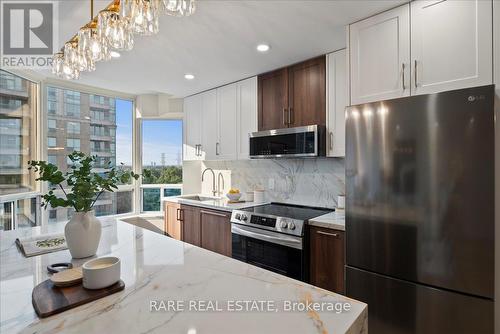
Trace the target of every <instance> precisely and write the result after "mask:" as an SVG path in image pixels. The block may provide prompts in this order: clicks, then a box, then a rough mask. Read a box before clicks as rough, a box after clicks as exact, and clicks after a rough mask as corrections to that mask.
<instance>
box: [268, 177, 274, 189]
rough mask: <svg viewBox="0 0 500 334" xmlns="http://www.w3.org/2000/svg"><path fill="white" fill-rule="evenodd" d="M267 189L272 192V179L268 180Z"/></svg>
mask: <svg viewBox="0 0 500 334" xmlns="http://www.w3.org/2000/svg"><path fill="white" fill-rule="evenodd" d="M267 187H268V188H269V190H274V179H269V181H268V184H267Z"/></svg>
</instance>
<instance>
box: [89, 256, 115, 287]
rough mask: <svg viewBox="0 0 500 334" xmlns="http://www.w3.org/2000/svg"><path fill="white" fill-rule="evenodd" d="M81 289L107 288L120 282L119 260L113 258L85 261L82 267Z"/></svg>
mask: <svg viewBox="0 0 500 334" xmlns="http://www.w3.org/2000/svg"><path fill="white" fill-rule="evenodd" d="M82 273H83V287H84V288H86V289H92V290H95V289H103V288H107V287H108V286H111V285H113V284H115V283H116V282H118V281H119V280H120V259H119V258H117V257H114V256H109V257H101V258H97V259H93V260H90V261H87V262H85V263H84V264H83V266H82Z"/></svg>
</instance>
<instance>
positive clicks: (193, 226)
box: [181, 205, 201, 246]
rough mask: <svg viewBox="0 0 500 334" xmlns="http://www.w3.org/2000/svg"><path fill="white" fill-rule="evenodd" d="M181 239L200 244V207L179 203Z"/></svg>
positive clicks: (196, 244)
mask: <svg viewBox="0 0 500 334" xmlns="http://www.w3.org/2000/svg"><path fill="white" fill-rule="evenodd" d="M181 220H182V241H184V242H187V243H190V244H192V245H195V246H201V225H200V209H199V208H196V207H193V206H189V205H181Z"/></svg>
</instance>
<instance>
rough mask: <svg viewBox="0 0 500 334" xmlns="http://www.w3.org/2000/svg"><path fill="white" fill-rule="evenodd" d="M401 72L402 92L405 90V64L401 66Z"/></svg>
mask: <svg viewBox="0 0 500 334" xmlns="http://www.w3.org/2000/svg"><path fill="white" fill-rule="evenodd" d="M401 67H402V71H403V91H405V90H406V85H405V63H403V64H401Z"/></svg>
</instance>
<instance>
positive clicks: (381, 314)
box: [346, 267, 494, 334]
mask: <svg viewBox="0 0 500 334" xmlns="http://www.w3.org/2000/svg"><path fill="white" fill-rule="evenodd" d="M346 294H347V296H348V297H351V298H354V299H357V300H360V301H363V302H365V303H367V304H368V332H369V333H370V334H410V333H411V334H447V333H450V334H451V333H453V334H461V333H463V334H470V333H474V334H493V325H494V317H493V312H494V302H493V301H492V300H490V299H484V298H479V297H471V296H468V295H463V294H459V293H455V292H450V291H445V290H439V289H435V288H431V287H427V286H424V285H418V284H414V283H411V282H407V281H402V280H398V279H393V278H390V277H387V276H382V275H378V274H374V273H370V272H368V271H364V270H360V269H357V268H352V267H346Z"/></svg>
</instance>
